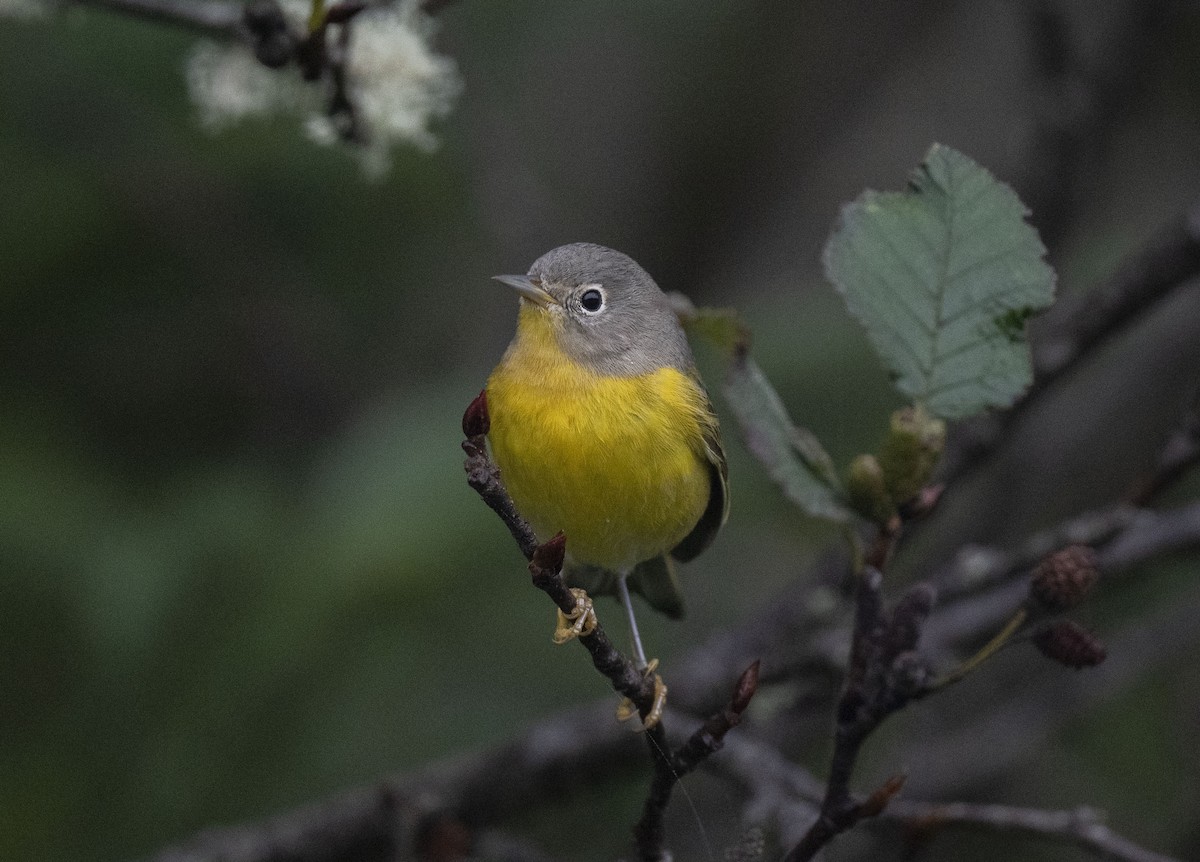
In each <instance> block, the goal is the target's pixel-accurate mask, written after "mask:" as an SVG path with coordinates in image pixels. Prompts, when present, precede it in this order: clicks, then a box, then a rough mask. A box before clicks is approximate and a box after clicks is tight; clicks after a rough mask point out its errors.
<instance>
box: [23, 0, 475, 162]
mask: <svg viewBox="0 0 1200 862" xmlns="http://www.w3.org/2000/svg"><path fill="white" fill-rule="evenodd" d="M0 2H11V0H0ZM282 8H283V10H284V13H285V14H286V15H287V16H288V18H289V19H290V21H291V22H292V23H294V25H295V27H296V28H297V29H298V30H303V29H305V28H306V27H307V19H308V15H309V8H310V7H309V4H308V3H307V2H305V0H286V2H284V3H283V4H282ZM339 26H346V27H349V28H350V29H349V32H348V34H347V35H348V37H349V38H348V40H347V41H346V43H345V48H344V50H345V55H344V56H343V57H342V58H341V63H342V68H343V71H344V83H343V86H344V87H345V96H346V98H347V100H348V101H349V103H350V104H351V105H352V107H353V110H354V117H355V123H356V124H357V135H356V138H357V139H358V140H359V141H360V142H361V143H362V144H363V147H362V156H363V163H364V166H365V167H366V169H367V170H368V172H369V173H372V174H375V175H379V174H381V173H383V172H385V171H386V170H387V167H388V165H389V152H390V150H391V148H392V146H393V145H394V144H397V143H409V144H412V145H413V146H416V147H418V148H420V149H424V150H430V149H432V148H433V147H434V146H436V143H437V141H436V139H435V138H434V136H433V134H432V132H431V131H430V129H429V126H430V123H431V122H432V121H433V120H434V119H436V118H438V117H442V116H445V115H446V114H448V113H449V112H450V109H451V107H452V105H453V102H454V99H455V97H456V96H457V95H458V93H459V92H460V91H461V89H462V83H461V80H460V78H459V75H458V70H457V67H456V65H455V63H454V60H453V59H451V58H449V57H445V56H442V55H440V54H437V53H435V52H434V51H433V49H432V48H431V47H430V41H431V37H432V35H433V21H432V19H431V18H430V17H429V16H428V15H426V14H424V13H423V12H422V11H421V10H420V8H419V7H418V4H417V2H416V0H400V2H397V3H395V4H393V5H390V6H372V7H369V8H367V9H365V10H364V11H362V12H361V13H358V14H356V15H355V16H354V17H353V20H352V21H349V22H347V23H346V24H343V25H339ZM187 77H188V87H189V90H190V92H191V96H192V99H193V100H194V101H195V102H196V104H197V105H198V107H199V109H200V116H201V120H202V121H203V122H204V124H205V125H207V126H209V127H210V128H213V129H221V128H224V127H226V126H229V125H231V124H234V123H237V122H240V121H242V120H244V119H246V118H248V117H252V116H266V115H271V114H289V115H293V116H299V117H301V118H302V121H303V125H304V128H305V130H306V131H307V132H308V134H309V136H310V137H312V138H313V140H315V141H317V142H319V143H323V144H329V143H333V142H336V141H338V140H343V139H345V137H346V136H345V135H344V134H343V133H342V132H343V130H342V128H341V126H339V123H338V120H339V118H338V117H337V116H336V115H334V114H333V113H332V112H331V111H330V110H329V105H330V102H331V95H332V93H333V88H334V86H335V82H334V80H333V76H332V75H331V74H329V73H326V74H324V75H321V76H320V77H319V78H318V80H316V81H312V82H309V81H305V80H304V79H303V77H302V76H301V73H300V71H299V69H298V68H296V67H295V66H294V65H292V66H287V67H284V68H282V69H270V68H267V67H266V66H264V65H263V64H262V63H260V62H259V60H258V59H256V58H255V56H254V54H253V53H252V52H251V50H250V49H249V48H248V47H246V46H244V45H216V44H214V43H211V42H203V43H201V44H200V45H198V46H197V47H196V49H195V50H194V51H193V53H192V55H191V57H190V59H189V61H188V68H187Z"/></svg>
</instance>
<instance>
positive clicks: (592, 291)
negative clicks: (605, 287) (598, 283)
mask: <svg viewBox="0 0 1200 862" xmlns="http://www.w3.org/2000/svg"><path fill="white" fill-rule="evenodd" d="M579 305H580V307H581V308H583V310H584V311H586V312H588V313H589V314H595V313H596V312H597V311H599V310H600V309H602V308H604V294H603V293H602V292H600V290H599V289H597V288H595V287H590V288H588V289H587V290H585V291H584V292H583V293H582V294H580V296H579Z"/></svg>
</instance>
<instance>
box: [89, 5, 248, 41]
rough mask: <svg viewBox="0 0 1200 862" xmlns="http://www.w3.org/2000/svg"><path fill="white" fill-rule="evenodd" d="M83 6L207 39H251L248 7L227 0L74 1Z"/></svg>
mask: <svg viewBox="0 0 1200 862" xmlns="http://www.w3.org/2000/svg"><path fill="white" fill-rule="evenodd" d="M72 2H74V3H76V4H78V5H80V6H94V7H96V8H98V9H107V10H109V11H112V12H120V13H122V14H125V15H130V16H132V17H134V18H142V19H144V20H147V21H154V22H156V23H160V24H171V25H173V26H176V27H181V28H183V29H185V30H192V31H194V32H197V33H201V34H203V35H206V36H214V37H220V38H226V39H239V40H248V39H249V37H250V33H249V31H248V30H247V29H246V27H245V25H244V23H243V16H244V9H245V5H244V4H242V3H231V2H227V0H72Z"/></svg>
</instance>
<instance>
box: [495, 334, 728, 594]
mask: <svg viewBox="0 0 1200 862" xmlns="http://www.w3.org/2000/svg"><path fill="white" fill-rule="evenodd" d="M487 394H488V413H489V415H490V418H491V431H490V432H489V439H490V441H491V445H492V451H493V455H494V457H495V460H496V463H497V465H499V467H500V471H501V477H502V479H503V481H504V484H505V486H506V487H507V488H508V491H509V493H510V494H511V495H512V498H513V502H514V503H516V505H517V508H518V509H519V510H520V511H521V513H522V514H523V515H524V516H525V517H526V518H528V519H529V521H530V523H531V524H532V525H533V528H534V530H535V531H536V532H537V534H538V537H539V538H540V539H542V540H545V539H547V538H549V537H550V536H552V535H553V534H554V533H556V532H558V531H559V530H562V531H563V532H564V533H566V536H567V551H568V553H569V554H570V556H571V557H572V558H573V559H574V560H575V561H576V562H580V563H590V564H593V565H597V566H603V567H604V568H607V569H611V570H613V571H627V570H629V569H630V568H632V567H633V566H634V565H636V564H637V563H640V562H642V561H643V560H648V559H650V558H652V557H655V556H658V555H659V554H662V553H663V552H665V551H669V550H670V549H671V548H673V547H674V546H675V545H677V544H678V543H679V542H680V541H681V540H682V539H683V538H684V536H686V535H687V534H688V533H689V532H690V531H691V529H692V527H693V526H695V524H696V522H697V521H698V520H699V519H700V516H701V514H702V513H703V512H704V507H705V506H706V504H707V503H708V497H709V493H710V487H709V482H710V479H709V470H708V468H707V466H706V461H705V455H704V438H703V434H704V427H705V423H706V422H711V421H712V420H711V419H710V418H707V410H708V408H707V401H706V399H705V396H704V394H703V392H702V390H701V389H700V387H699V385H698V384H697V382H696V381H695V380H693V379H692V378H691V377H690V376H689V375H688V374H686V373H684V372H682V371H679V370H678V369H675V368H661V369H659V370H657V371H655V372H653V373H650V374H646V375H642V376H638V377H610V376H603V375H600V374H597V373H595V372H593V371H591V370H589V369H587V368H585V367H583V366H581V365H579V364H577V363H575V362H573V361H572V360H571V359H569V358H568V357H567V356H566V355H565V354H563V353H562V352H561V351H560V350H558V348H557V347H556V346H555V345H554V344H553V343H552V342H551V341H549V340H546V339H524V340H521V339H518V341H517V342H516V343H515V344H514V346H513V347H512V348H511V349H510V350H509V352H508V353H507V354H506V355H505V357H504V360H503V361H502V362H501V364H500V365H499V366H498V367H497V368H496V370H495V371H494V372H493V373H492V376H491V377H490V378H489V380H488V385H487Z"/></svg>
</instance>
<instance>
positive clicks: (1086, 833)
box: [886, 799, 1178, 862]
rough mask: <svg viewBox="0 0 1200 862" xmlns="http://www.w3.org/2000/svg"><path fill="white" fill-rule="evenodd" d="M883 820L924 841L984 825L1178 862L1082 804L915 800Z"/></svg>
mask: <svg viewBox="0 0 1200 862" xmlns="http://www.w3.org/2000/svg"><path fill="white" fill-rule="evenodd" d="M886 819H887V820H892V821H897V820H898V821H901V822H903V823H904V825H905V827H906V828H907V829H908V830H909V832H910V834H911V833H912V832H916V833H917V834H916V836H915V837H916V838H917V840H922V839H927V838H929V837H932V835H933V834H934V833H936V832H939V831H940V830H942V829H944V828H946V827H948V826H958V827H971V828H976V829H988V830H992V831H997V832H1017V833H1024V834H1026V835H1037V836H1040V837H1043V838H1049V839H1051V840H1053V841H1056V842H1061V843H1065V844H1073V845H1075V846H1077V847H1081V848H1083V849H1084V850H1089V851H1091V852H1092V853H1095V854H1096V855H1098V856H1103V857H1104V858H1106V859H1115V860H1120V862H1178V860H1176V859H1175V858H1174V857H1171V856H1164V855H1163V854H1161V853H1155V852H1154V851H1153V850H1147V849H1146V848H1144V847H1141V846H1140V845H1137V844H1134V843H1133V842H1132V841H1130V840H1129V839H1128V838H1124V837H1122V836H1120V835H1118V834H1117V833H1116V832H1114V831H1113V830H1112V829H1110V828H1109V827H1108V826H1106V825H1105V824H1104V821H1103V817H1102V816H1101V814H1100V813H1099V812H1098V811H1096V810H1094V809H1092V808H1086V807H1080V808H1075V809H1072V810H1069V811H1047V810H1045V809H1041V808H1019V807H1016V806H1012V805H977V804H971V803H967V802H951V803H945V804H937V803H929V802H913V801H910V800H906V799H901V800H897V801H896V802H894V803H892V805H891V806H890V808H889V810H888V811H887V813H886Z"/></svg>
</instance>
